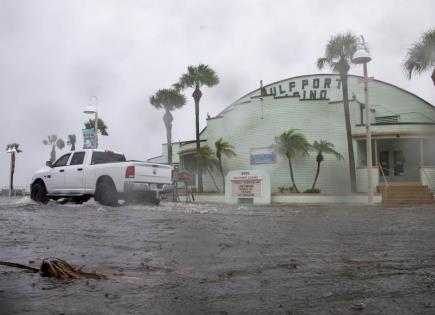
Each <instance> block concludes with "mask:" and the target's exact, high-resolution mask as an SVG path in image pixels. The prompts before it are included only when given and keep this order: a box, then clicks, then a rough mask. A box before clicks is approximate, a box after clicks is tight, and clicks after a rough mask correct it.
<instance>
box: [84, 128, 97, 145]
mask: <svg viewBox="0 0 435 315" xmlns="http://www.w3.org/2000/svg"><path fill="white" fill-rule="evenodd" d="M82 133H83V149H93V148H94V147H95V131H94V128H91V129H82Z"/></svg>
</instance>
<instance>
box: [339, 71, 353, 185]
mask: <svg viewBox="0 0 435 315" xmlns="http://www.w3.org/2000/svg"><path fill="white" fill-rule="evenodd" d="M340 78H341V84H342V86H341V87H342V91H343V106H344V119H345V121H346V138H347V152H348V155H349V172H350V188H351V191H352V192H356V173H355V156H354V153H353V143H352V128H351V125H350V114H349V96H348V87H347V72H344V73H340Z"/></svg>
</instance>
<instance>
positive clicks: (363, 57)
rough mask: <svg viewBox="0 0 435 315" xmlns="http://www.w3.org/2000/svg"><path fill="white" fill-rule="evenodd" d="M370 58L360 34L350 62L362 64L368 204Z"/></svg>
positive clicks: (370, 174)
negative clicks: (368, 71)
mask: <svg viewBox="0 0 435 315" xmlns="http://www.w3.org/2000/svg"><path fill="white" fill-rule="evenodd" d="M370 60H372V58H371V57H370V55H369V53H368V49H367V45H366V42H365V41H364V37H363V36H362V35H361V41H360V43H358V44H357V50H356V51H355V53H354V54H353V56H352V62H353V63H355V64H362V65H363V67H364V78H363V79H362V80H358V82H359V83H364V103H365V104H364V106H365V120H366V144H367V149H366V151H367V190H368V192H367V197H368V204H370V205H371V204H373V187H372V186H373V182H372V163H373V162H372V134H371V131H370V124H371V118H370V106H369V88H368V83H369V81H373V77H370V78H369V77H368V76H367V63H368V62H369V61H370Z"/></svg>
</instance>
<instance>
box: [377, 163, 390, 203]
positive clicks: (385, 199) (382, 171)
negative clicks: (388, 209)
mask: <svg viewBox="0 0 435 315" xmlns="http://www.w3.org/2000/svg"><path fill="white" fill-rule="evenodd" d="M378 168H379V170H380V171H381V174H382V177H383V178H384V182H385V189H384V196H385V198H383V199H384V200H383V202H384V203H386V202H387V193H388V181H387V178H386V177H385V174H384V168H383V167H382V165H381V163H378Z"/></svg>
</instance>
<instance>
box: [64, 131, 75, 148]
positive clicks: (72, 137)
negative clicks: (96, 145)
mask: <svg viewBox="0 0 435 315" xmlns="http://www.w3.org/2000/svg"><path fill="white" fill-rule="evenodd" d="M66 143H67V144H68V145H70V146H71V151H75V149H76V135H74V134H72V135H68V141H67V142H66Z"/></svg>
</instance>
